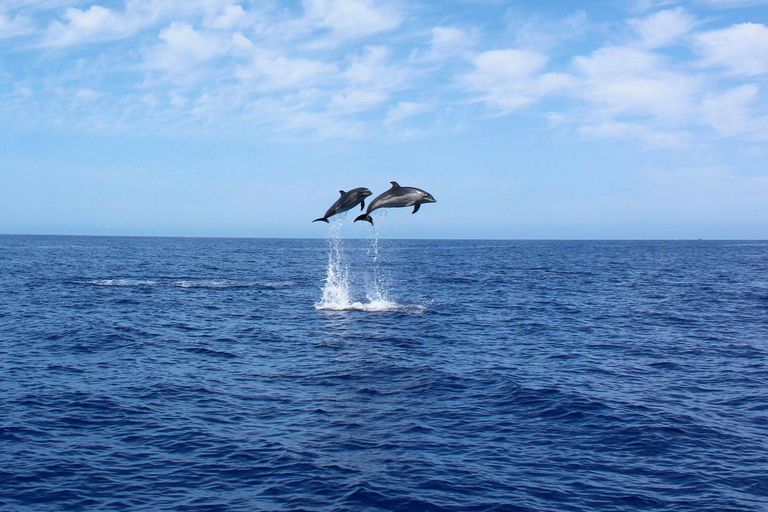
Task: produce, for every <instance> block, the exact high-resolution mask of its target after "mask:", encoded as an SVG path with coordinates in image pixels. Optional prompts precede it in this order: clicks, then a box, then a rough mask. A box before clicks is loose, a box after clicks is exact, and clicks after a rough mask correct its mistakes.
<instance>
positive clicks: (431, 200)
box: [427, 195, 437, 203]
mask: <svg viewBox="0 0 768 512" xmlns="http://www.w3.org/2000/svg"><path fill="white" fill-rule="evenodd" d="M427 200H428V201H429V202H430V203H436V202H437V199H435V198H434V197H432V195H430V196H429V197H428V198H427Z"/></svg>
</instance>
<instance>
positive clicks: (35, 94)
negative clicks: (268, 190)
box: [0, 0, 768, 147]
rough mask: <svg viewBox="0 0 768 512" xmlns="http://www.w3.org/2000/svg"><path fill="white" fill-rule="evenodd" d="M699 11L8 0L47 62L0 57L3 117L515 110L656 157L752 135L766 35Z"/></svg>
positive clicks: (307, 123) (332, 132)
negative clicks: (482, 19)
mask: <svg viewBox="0 0 768 512" xmlns="http://www.w3.org/2000/svg"><path fill="white" fill-rule="evenodd" d="M678 3H679V2H678ZM710 3H717V4H718V6H720V7H736V6H738V5H743V4H744V2H737V1H730V2H722V1H721V2H710ZM702 5H704V4H702V3H701V2H698V3H696V2H686V3H685V7H682V6H680V5H675V4H670V3H669V2H646V3H645V4H644V6H642V7H643V9H644V10H641V11H638V10H634V11H631V13H630V14H625V15H624V16H623V17H621V18H620V19H618V20H616V21H615V22H614V23H613V24H612V25H610V27H609V26H608V25H607V24H606V23H605V22H600V23H598V22H593V21H591V17H590V13H589V12H587V11H577V12H574V13H572V14H571V15H568V16H559V17H556V16H550V15H545V14H530V15H518V14H517V11H515V12H512V14H510V12H507V11H506V9H505V7H504V6H503V5H499V6H497V7H495V8H496V9H497V11H498V15H499V20H500V21H501V23H499V27H497V29H493V28H491V27H490V24H482V23H479V22H478V21H477V20H473V19H471V18H466V19H455V18H454V19H448V18H445V17H435V18H430V17H428V16H426V17H424V13H425V12H428V10H418V9H416V8H413V7H407V4H406V3H404V2H397V1H394V2H392V1H383V0H382V1H377V0H303V1H302V2H301V3H294V4H290V5H287V4H286V5H283V4H281V3H280V2H278V1H276V0H275V1H272V2H266V3H259V4H258V5H253V4H251V3H241V2H237V1H235V0H189V1H183V2H182V1H180V0H173V1H167V0H166V1H162V0H126V1H124V2H111V3H108V4H107V3H103V4H99V3H98V2H76V1H69V2H65V1H59V0H42V1H37V2H33V1H29V0H9V1H8V2H6V3H4V4H3V8H2V9H0V38H6V39H5V40H6V41H8V42H9V43H8V45H7V46H6V50H8V49H10V51H15V52H26V54H27V55H28V56H31V57H40V58H41V60H40V61H35V59H29V61H30V62H45V64H44V65H43V64H35V65H34V66H33V67H24V66H20V65H11V64H9V63H10V62H16V61H11V60H8V61H7V62H4V61H0V63H2V65H3V68H2V69H3V72H4V75H3V76H4V80H5V81H6V82H10V84H11V85H12V87H10V88H9V90H13V91H17V92H18V91H22V90H23V91H28V92H29V94H26V95H22V94H19V93H13V94H11V95H10V96H9V98H11V99H10V100H9V101H12V102H14V105H12V106H10V107H8V111H11V110H13V111H14V112H18V111H24V109H25V108H26V109H27V111H28V112H29V113H30V114H29V116H28V117H30V119H31V118H33V117H34V116H40V112H42V111H50V112H57V115H58V116H59V117H66V116H67V115H69V114H68V113H74V112H77V115H78V116H80V119H79V120H82V123H79V124H78V125H79V126H80V125H82V126H87V125H89V124H90V125H94V126H95V125H96V124H97V123H96V122H95V120H96V119H97V118H98V120H99V123H100V124H101V125H107V126H110V125H112V126H124V127H129V126H130V125H131V123H137V124H139V125H140V124H141V123H142V120H143V121H144V122H147V120H149V119H152V120H154V121H153V122H157V123H160V124H163V125H165V126H171V125H174V124H176V125H177V126H179V127H180V129H183V130H184V129H188V128H189V127H190V126H203V127H205V126H217V127H222V126H225V125H228V126H230V127H231V128H232V129H233V130H236V129H237V128H238V127H249V126H250V127H254V129H257V130H263V131H265V132H269V131H270V130H275V131H276V132H279V133H313V132H314V133H313V134H314V135H319V134H320V133H322V136H326V137H327V136H339V137H360V136H362V137H376V136H382V137H386V136H388V135H387V134H390V133H392V130H394V127H397V128H398V130H399V133H400V134H407V133H417V132H418V133H419V136H424V133H425V132H424V129H425V127H428V126H432V127H437V126H441V125H442V123H443V121H444V120H443V119H442V116H443V115H444V114H445V113H446V112H451V113H452V115H454V116H455V117H456V118H457V119H461V122H467V121H469V122H471V120H472V118H473V117H475V118H485V117H503V116H516V115H520V114H521V112H525V115H526V116H537V115H538V116H541V117H542V118H546V119H550V120H557V122H556V123H555V124H553V126H556V128H557V129H563V130H572V132H573V133H575V134H577V136H578V137H581V138H606V139H638V140H642V141H644V142H646V143H647V144H648V145H650V146H653V147H660V146H661V147H689V146H691V145H695V144H696V143H697V142H703V141H707V140H708V139H707V137H733V138H744V139H745V140H746V139H749V140H755V139H760V138H761V137H764V135H765V132H766V131H767V130H768V127H766V123H765V122H764V120H763V118H764V112H765V111H766V98H765V93H764V91H765V85H766V84H765V83H764V77H765V75H766V74H768V28H767V27H766V26H765V25H764V24H762V23H760V22H758V21H753V22H746V23H736V24H730V25H729V24H727V23H723V22H722V21H720V20H719V19H718V18H714V17H711V18H706V17H700V16H699V15H700V10H701V9H702V8H703V7H701V6H702ZM485 8H487V9H493V8H494V6H493V4H488V5H486V6H485ZM718 12H722V11H718ZM740 12H743V11H740ZM640 13H642V14H640ZM694 13H695V14H694ZM494 30H495V31H494ZM16 36H17V37H16ZM0 58H2V53H0ZM35 66H36V67H35ZM57 88H59V89H61V90H67V91H71V94H68V95H59V94H54V93H53V91H55V90H57ZM72 91H80V92H79V93H77V92H72ZM88 91H91V93H89V92H88ZM43 103H44V104H45V106H43ZM88 105H90V110H89V106H88ZM97 105H98V108H96V106H97ZM477 105H480V106H482V109H478V108H477ZM478 111H480V113H479V114H478ZM72 115H74V114H72ZM89 115H90V116H91V117H92V121H93V122H91V123H88V122H87V121H86V119H87V116H89ZM25 121H26V120H25ZM17 122H21V121H17ZM478 122H482V121H478ZM63 123H64V124H66V123H65V122H63ZM73 124H74V123H73ZM126 129H129V128H126ZM427 129H428V128H427ZM437 131H439V130H437ZM244 132H248V130H244Z"/></svg>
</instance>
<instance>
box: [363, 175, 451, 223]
mask: <svg viewBox="0 0 768 512" xmlns="http://www.w3.org/2000/svg"><path fill="white" fill-rule="evenodd" d="M390 183H391V184H392V188H390V189H389V190H387V191H386V192H382V193H381V194H379V195H378V196H376V199H374V200H373V201H371V203H370V204H369V205H368V210H366V212H365V213H364V214H362V215H360V216H359V217H357V218H356V219H355V222H357V221H359V220H367V221H368V222H370V223H371V225H373V218H371V212H372V211H374V210H378V209H379V208H401V207H404V206H413V212H412V213H416V212H417V211H419V207H420V206H421V205H422V204H424V203H436V202H437V201H436V200H435V198H434V197H432V194H430V193H429V192H425V191H423V190H421V189H420V188H415V187H401V186H400V185H399V184H398V183H397V182H396V181H390Z"/></svg>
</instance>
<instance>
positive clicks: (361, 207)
mask: <svg viewBox="0 0 768 512" xmlns="http://www.w3.org/2000/svg"><path fill="white" fill-rule="evenodd" d="M363 210H365V199H363V200H362V201H360V211H363Z"/></svg>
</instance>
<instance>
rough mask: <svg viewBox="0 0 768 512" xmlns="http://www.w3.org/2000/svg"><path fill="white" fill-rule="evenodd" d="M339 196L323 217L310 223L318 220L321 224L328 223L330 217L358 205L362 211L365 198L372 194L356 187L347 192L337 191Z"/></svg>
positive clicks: (365, 189)
mask: <svg viewBox="0 0 768 512" xmlns="http://www.w3.org/2000/svg"><path fill="white" fill-rule="evenodd" d="M339 194H341V197H339V198H338V199H337V200H336V202H335V203H333V204H332V205H331V207H330V208H328V211H327V212H325V215H323V216H322V217H320V218H319V219H315V220H313V221H312V222H317V221H319V220H321V221H323V222H328V219H329V218H330V217H333V216H334V215H336V214H337V213H343V212H345V211H347V210H351V209H352V208H354V207H355V206H357V205H358V204H359V205H360V209H361V210H362V209H363V208H365V198H366V197H368V196H370V195H371V194H372V192H371V191H370V190H368V189H367V188H365V187H358V188H353V189H352V190H350V191H349V192H344V191H343V190H339Z"/></svg>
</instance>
